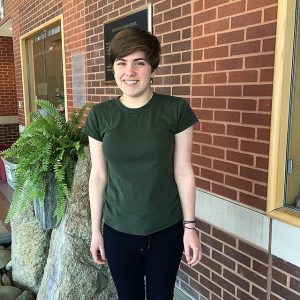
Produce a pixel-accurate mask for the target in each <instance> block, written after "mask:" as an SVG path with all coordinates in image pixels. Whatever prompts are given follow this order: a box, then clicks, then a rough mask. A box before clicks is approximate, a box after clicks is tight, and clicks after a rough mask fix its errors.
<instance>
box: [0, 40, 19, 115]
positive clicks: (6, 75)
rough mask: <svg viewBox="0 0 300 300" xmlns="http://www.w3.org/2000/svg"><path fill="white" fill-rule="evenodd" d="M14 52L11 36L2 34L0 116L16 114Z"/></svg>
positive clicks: (0, 50)
mask: <svg viewBox="0 0 300 300" xmlns="http://www.w3.org/2000/svg"><path fill="white" fill-rule="evenodd" d="M15 84H16V83H15V72H14V52H13V43H12V38H11V37H4V36H0V116H16V115H18V112H17V97H16V87H15Z"/></svg>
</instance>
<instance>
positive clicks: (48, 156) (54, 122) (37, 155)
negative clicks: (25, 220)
mask: <svg viewBox="0 0 300 300" xmlns="http://www.w3.org/2000/svg"><path fill="white" fill-rule="evenodd" d="M36 103H37V105H38V106H39V107H41V108H42V109H44V110H45V111H46V112H47V116H43V115H41V114H40V112H39V111H38V110H37V111H34V112H32V113H31V118H32V120H33V122H32V123H31V124H30V125H29V126H27V127H26V128H25V130H24V132H23V133H22V134H21V136H20V138H19V139H18V140H17V141H16V142H15V144H13V145H12V147H11V148H9V149H7V150H5V151H4V157H5V158H16V159H17V161H18V166H17V169H16V175H15V176H16V184H15V191H14V195H13V199H12V203H11V206H10V209H9V211H8V214H7V216H6V220H5V222H6V223H8V222H9V221H10V220H11V219H12V218H13V216H14V215H15V214H19V215H20V214H22V213H23V212H24V210H25V208H26V206H27V205H28V203H30V202H31V201H35V200H37V201H40V202H41V203H43V201H44V199H45V190H46V177H47V174H48V173H49V172H54V174H55V183H56V189H57V194H58V204H57V207H56V210H55V216H56V220H57V223H58V222H60V220H61V218H62V217H63V215H64V212H65V208H66V198H67V196H68V195H69V190H70V188H71V186H72V182H73V175H74V166H75V163H76V162H77V160H78V158H79V157H82V156H83V154H84V146H86V145H87V144H88V138H87V136H86V135H85V134H84V133H83V132H82V128H81V127H80V124H81V121H82V118H83V116H84V112H85V110H86V108H88V107H90V106H91V105H90V104H86V105H84V106H83V107H82V108H81V109H80V111H79V112H77V111H74V112H73V113H72V114H71V117H70V120H69V121H66V120H65V117H64V116H63V115H61V114H60V113H59V111H58V109H57V108H56V107H55V106H54V105H53V104H52V103H50V102H48V101H46V100H36Z"/></svg>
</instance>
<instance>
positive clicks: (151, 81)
mask: <svg viewBox="0 0 300 300" xmlns="http://www.w3.org/2000/svg"><path fill="white" fill-rule="evenodd" d="M154 72H155V71H153V72H152V73H151V76H150V83H153V79H154V76H155V73H154Z"/></svg>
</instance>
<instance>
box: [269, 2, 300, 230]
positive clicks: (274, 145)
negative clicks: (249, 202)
mask: <svg viewBox="0 0 300 300" xmlns="http://www.w3.org/2000/svg"><path fill="white" fill-rule="evenodd" d="M298 6H299V0H278V14H277V29H276V48H275V66H274V80H273V98H272V120H271V135H270V152H269V172H268V196H267V213H268V215H269V216H270V217H271V218H274V219H277V220H280V221H282V222H285V223H288V224H292V225H294V226H298V227H300V210H297V209H296V203H297V202H296V200H297V198H298V197H299V188H300V187H299V185H300V147H299V146H300V135H299V129H298V128H299V126H300V121H299V120H300V118H299V114H300V109H299V105H300V102H299V83H300V82H299V76H300V72H299V67H300V56H299V53H298V52H299V47H300V42H299V43H297V40H298V41H300V38H299V30H298V31H297V30H295V28H296V29H297V28H298V26H299V21H298ZM295 16H296V17H295ZM291 74H292V76H291Z"/></svg>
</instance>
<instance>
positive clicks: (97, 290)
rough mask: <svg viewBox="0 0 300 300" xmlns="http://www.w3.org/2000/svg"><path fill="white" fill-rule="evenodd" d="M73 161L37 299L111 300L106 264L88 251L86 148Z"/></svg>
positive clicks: (112, 295) (88, 220) (88, 156)
mask: <svg viewBox="0 0 300 300" xmlns="http://www.w3.org/2000/svg"><path fill="white" fill-rule="evenodd" d="M85 154H86V155H85V158H84V159H82V160H80V161H79V162H78V163H77V166H76V169H75V175H74V184H73V188H72V194H71V195H70V198H69V200H68V203H67V210H66V214H65V216H64V218H63V220H62V222H61V223H60V225H59V226H58V227H57V228H55V229H53V231H52V235H51V243H50V250H49V256H48V260H47V265H46V267H45V272H44V276H43V280H42V283H41V286H40V290H39V292H38V295H37V299H38V300H66V299H76V300H90V299H94V300H97V299H99V300H114V299H117V296H116V291H115V288H114V285H113V282H112V279H111V276H110V273H109V270H108V267H107V266H97V265H96V264H95V263H94V262H93V260H92V257H91V255H90V252H89V246H90V238H91V225H90V208H89V197H88V178H89V173H90V167H91V165H90V155H89V150H88V149H85Z"/></svg>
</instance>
